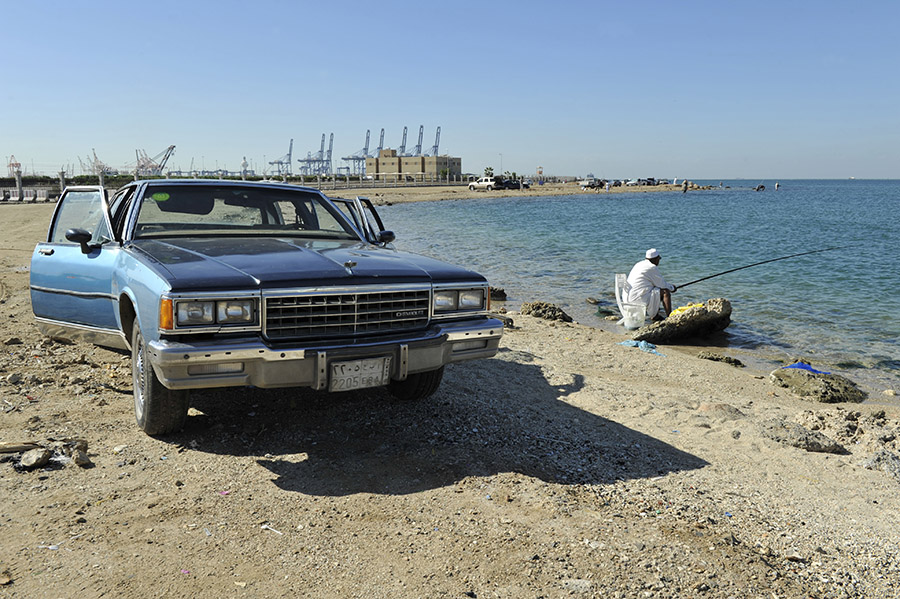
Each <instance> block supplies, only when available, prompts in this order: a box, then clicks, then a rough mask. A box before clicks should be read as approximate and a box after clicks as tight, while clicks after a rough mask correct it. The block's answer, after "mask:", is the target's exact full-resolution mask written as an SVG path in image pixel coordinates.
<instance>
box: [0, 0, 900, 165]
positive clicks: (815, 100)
mask: <svg viewBox="0 0 900 599" xmlns="http://www.w3.org/2000/svg"><path fill="white" fill-rule="evenodd" d="M0 6H2V11H0V14H2V22H3V26H2V28H0V43H2V48H3V57H4V60H3V75H2V80H0V81H2V83H0V119H2V120H0V158H2V159H3V160H4V165H3V166H2V172H3V174H5V172H6V168H5V164H6V158H8V157H9V156H10V155H15V157H16V158H17V159H18V161H19V162H21V163H22V164H23V166H24V167H25V168H26V170H27V171H29V172H30V171H32V170H36V171H38V172H45V173H47V174H53V173H55V172H56V171H57V170H58V169H59V168H60V166H62V165H65V164H74V165H75V167H76V172H80V171H79V169H78V157H79V156H80V157H82V159H84V158H85V157H86V156H87V155H88V154H90V151H91V148H95V149H96V151H97V154H98V156H99V157H100V158H101V160H103V161H105V162H107V163H109V164H111V165H113V166H119V167H121V166H123V165H125V164H126V163H128V162H133V161H134V160H135V149H136V148H141V149H144V150H146V151H147V153H148V154H149V155H150V156H153V155H155V154H158V153H159V152H162V151H163V150H164V149H165V148H166V146H168V145H170V144H175V145H176V146H177V148H176V151H175V155H174V156H173V157H172V159H171V160H170V162H169V166H170V167H175V168H178V167H180V168H182V169H185V170H187V169H188V168H189V166H190V163H191V160H192V159H193V160H194V165H195V167H200V166H201V163H202V165H203V166H205V167H206V168H207V169H213V168H216V167H220V168H221V167H227V168H229V169H231V170H238V169H239V168H240V162H241V159H242V157H243V156H246V157H247V159H248V160H249V161H250V162H251V163H252V164H253V166H255V167H256V168H257V170H258V171H260V170H262V166H263V164H264V161H269V160H274V159H276V158H279V157H280V156H281V155H283V154H286V153H287V149H288V142H289V140H290V139H291V138H293V139H294V155H295V158H296V157H305V156H306V154H307V153H308V152H315V151H317V150H318V149H319V143H320V139H321V136H322V134H323V133H326V134H331V133H332V132H333V133H334V140H335V141H334V155H335V157H339V156H346V155H348V154H352V153H353V152H356V151H358V150H360V149H361V148H362V147H363V144H364V141H365V133H366V129H371V130H372V142H371V147H372V148H374V147H375V146H376V145H377V142H378V134H379V132H380V130H381V128H382V127H383V128H384V129H385V131H386V133H385V145H386V146H387V147H394V148H396V147H397V146H399V145H400V138H401V135H402V131H403V127H404V126H407V127H408V128H409V140H408V142H407V145H408V146H410V147H411V146H412V145H414V144H415V139H416V136H417V135H418V130H419V125H424V126H425V139H424V142H423V146H424V147H425V148H429V147H431V145H432V144H433V143H434V135H435V129H436V128H437V127H438V126H440V127H441V146H440V151H441V153H449V154H451V155H453V156H461V157H462V159H463V170H464V171H466V172H474V173H481V172H482V171H483V169H484V167H486V166H492V167H494V169H495V170H496V171H499V170H500V166H501V155H502V167H503V170H514V171H518V172H519V173H534V172H535V169H536V167H538V166H542V167H543V168H544V172H545V173H549V174H558V175H584V174H586V173H588V172H592V173H594V174H595V175H597V176H605V177H615V178H625V177H644V176H655V177H666V178H672V177H678V178H682V177H688V178H694V179H704V178H733V177H746V178H753V179H769V178H783V179H784V178H807V177H808V178H845V177H850V176H854V177H857V178H866V177H872V178H900V77H898V76H897V73H898V64H900V34H898V32H897V25H898V23H900V3H898V2H894V1H878V0H876V1H872V2H858V3H848V2H830V1H828V0H825V1H817V2H812V1H804V2H785V1H783V0H779V1H768V0H764V1H760V0H755V1H754V2H742V3H735V2H722V1H721V0H719V1H715V2H713V1H710V2H690V1H687V2H672V1H671V0H667V1H635V2H621V1H617V2H605V1H604V2H566V1H561V2H527V1H519V2H514V1H498V2H472V1H469V0H462V1H458V2H450V3H430V2H414V3H413V2H409V3H403V2H394V1H391V0H387V1H380V2H365V3H363V2H356V1H352V0H345V1H342V2H327V3H326V2H315V3H314V2H300V1H270V0H258V1H253V2H248V1H245V2H233V1H230V0H217V1H207V0H200V1H191V0H179V1H169V0H159V1H156V2H140V3H135V2H122V1H116V2H108V1H94V2H70V1H67V2H61V1H46V2H40V3H32V2H11V1H10V2H8V1H5V0H4V1H3V2H2V3H0ZM295 164H296V163H295ZM340 165H343V163H342V162H340V161H339V160H335V166H340ZM295 168H296V167H295Z"/></svg>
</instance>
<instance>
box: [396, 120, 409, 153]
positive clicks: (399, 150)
mask: <svg viewBox="0 0 900 599" xmlns="http://www.w3.org/2000/svg"><path fill="white" fill-rule="evenodd" d="M406 155H407V154H406V127H404V128H403V141H401V142H400V147H399V148H397V156H406Z"/></svg>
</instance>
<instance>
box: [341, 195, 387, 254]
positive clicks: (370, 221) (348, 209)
mask: <svg viewBox="0 0 900 599" xmlns="http://www.w3.org/2000/svg"><path fill="white" fill-rule="evenodd" d="M330 199H331V201H332V202H334V204H335V205H336V206H337V207H338V208H340V209H341V212H343V213H344V214H345V215H346V216H347V218H349V219H350V222H352V223H353V225H354V226H355V227H356V228H357V229H359V230H360V232H361V233H362V234H363V236H364V237H365V238H366V241H368V242H370V243H374V244H378V245H387V244H389V243H391V242H392V241H393V240H394V233H393V232H392V231H385V229H384V223H383V222H382V221H381V217H380V216H378V211H377V210H375V205H374V204H372V200H370V199H369V198H364V197H360V196H357V197H356V198H355V199H353V200H348V199H347V198H330Z"/></svg>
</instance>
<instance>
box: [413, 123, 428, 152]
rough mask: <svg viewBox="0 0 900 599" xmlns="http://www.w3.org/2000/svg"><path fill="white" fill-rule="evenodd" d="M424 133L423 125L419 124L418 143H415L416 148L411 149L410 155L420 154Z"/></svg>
mask: <svg viewBox="0 0 900 599" xmlns="http://www.w3.org/2000/svg"><path fill="white" fill-rule="evenodd" d="M423 135H425V125H419V143H417V144H416V148H415V149H414V150H413V152H412V154H410V155H411V156H421V155H422V136H423Z"/></svg>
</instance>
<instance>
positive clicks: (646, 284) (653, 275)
mask: <svg viewBox="0 0 900 599" xmlns="http://www.w3.org/2000/svg"><path fill="white" fill-rule="evenodd" d="M644 255H645V256H646V259H645V260H641V261H640V262H638V263H637V264H635V265H634V267H633V268H632V269H631V272H630V273H628V279H627V281H628V286H629V287H628V296H627V299H626V300H625V301H626V302H627V303H629V304H642V305H644V306H646V313H647V316H651V318H652V319H653V321H654V322H658V321H660V320H664V319H665V318H666V317H667V316H668V315H669V314H671V313H672V294H673V293H675V291H677V289H678V288H677V287H675V285H671V284H669V283H667V282H666V280H665V279H664V278H663V276H662V273H660V272H659V261H660V260H661V259H662V257H661V256H660V255H659V252H658V251H657V250H656V248H651V249H649V250H647V252H646V253H645V254H644ZM660 303H662V306H660Z"/></svg>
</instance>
